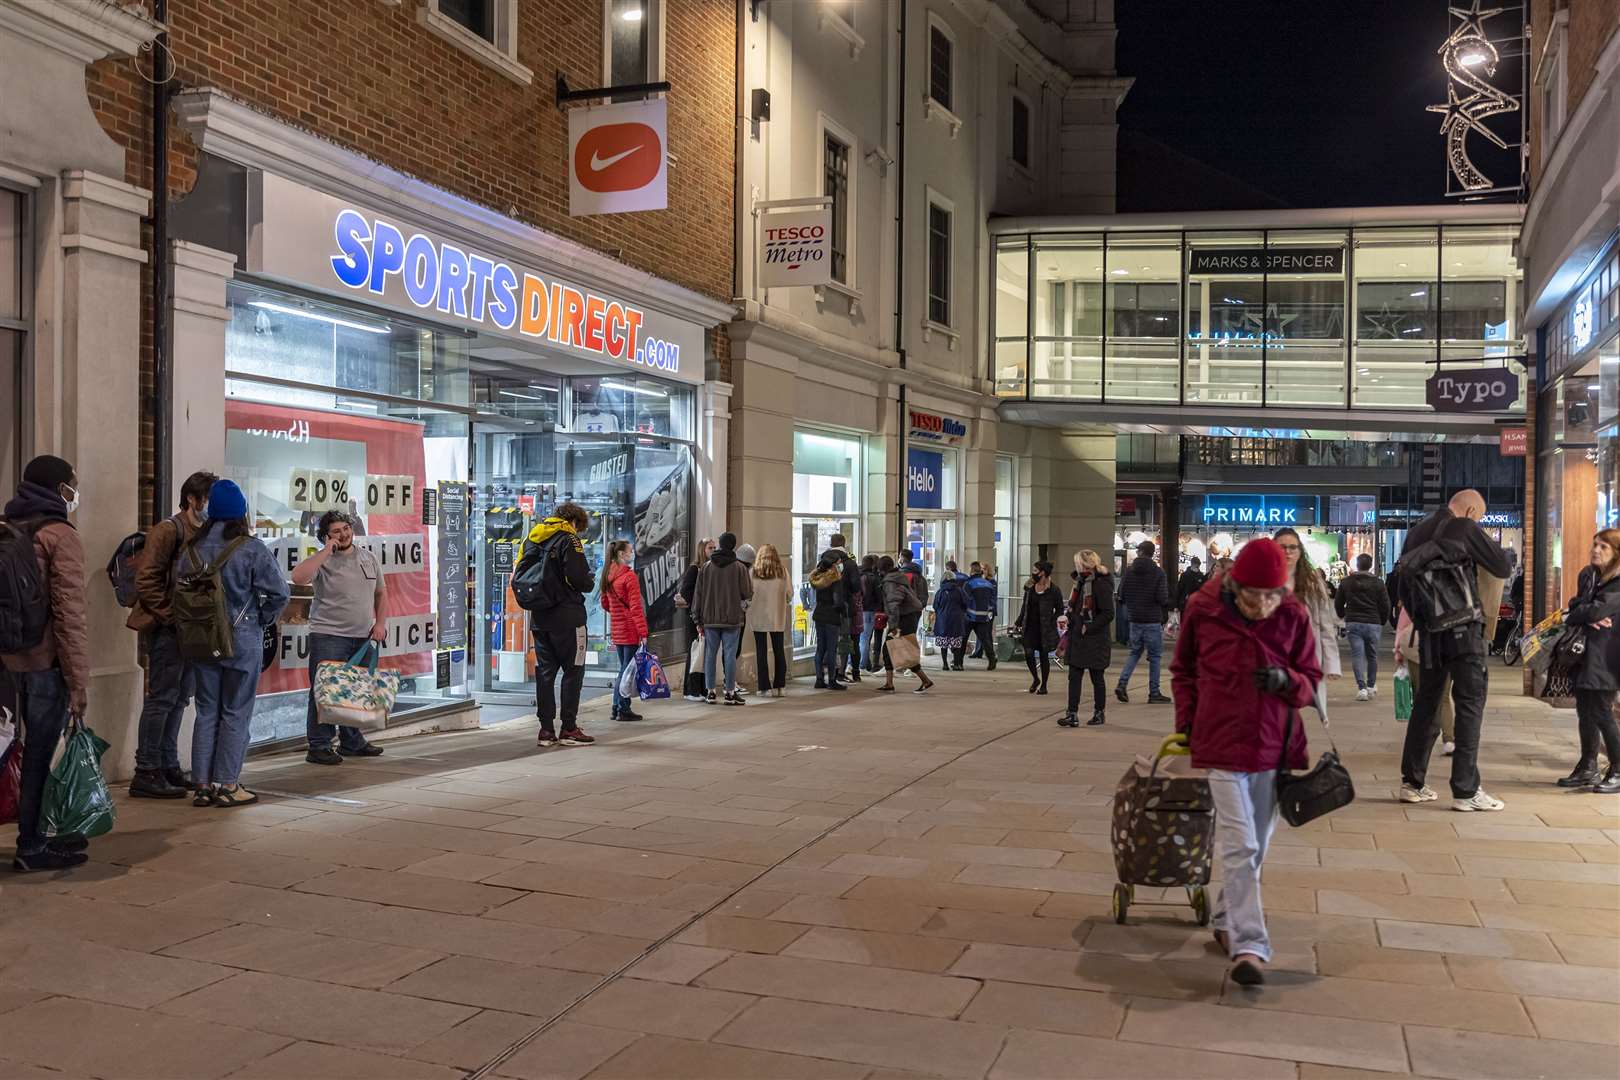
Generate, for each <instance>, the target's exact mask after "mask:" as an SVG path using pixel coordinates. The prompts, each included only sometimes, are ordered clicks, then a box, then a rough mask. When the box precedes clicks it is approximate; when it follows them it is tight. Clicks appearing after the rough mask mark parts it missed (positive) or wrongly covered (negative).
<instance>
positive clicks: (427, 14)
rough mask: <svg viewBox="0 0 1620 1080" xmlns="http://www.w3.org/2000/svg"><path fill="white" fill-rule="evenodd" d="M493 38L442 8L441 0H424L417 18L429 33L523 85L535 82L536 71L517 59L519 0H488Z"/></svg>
mask: <svg viewBox="0 0 1620 1080" xmlns="http://www.w3.org/2000/svg"><path fill="white" fill-rule="evenodd" d="M487 2H488V4H489V8H490V17H491V21H492V24H493V26H492V34H493V37H489V38H486V37H484V36H483V35H481V34H478V33H476V32H474V31H472V30H470V29H468V28H467V27H465V26H463V25H462V24H461V23H459V22H457V21H456V20H455V19H453V18H451V17H450V16H449V15H446V14H445V13H444V12H443V11H442V10H441V9H440V6H439V5H440V0H421V6H420V7H418V8H417V9H416V21H417V22H418V23H420V24H421V25H422V26H423V27H424V28H425V29H426V30H427V31H428V32H429V33H431V34H433V35H434V36H435V37H437V38H439V39H441V40H443V41H445V42H447V43H448V44H450V45H451V46H453V47H454V48H456V49H458V50H459V51H461V52H463V53H466V54H467V55H468V56H471V57H472V58H473V59H475V60H478V61H480V62H482V63H483V64H485V65H487V66H489V67H492V68H494V69H495V70H496V71H499V72H500V73H501V74H502V75H505V76H506V77H507V78H508V79H511V80H512V81H513V82H515V83H518V84H519V85H521V86H528V85H529V84H530V83H532V82H533V81H534V72H533V71H532V70H530V69H529V68H527V67H525V66H523V65H522V64H521V63H519V62H518V4H519V0H487Z"/></svg>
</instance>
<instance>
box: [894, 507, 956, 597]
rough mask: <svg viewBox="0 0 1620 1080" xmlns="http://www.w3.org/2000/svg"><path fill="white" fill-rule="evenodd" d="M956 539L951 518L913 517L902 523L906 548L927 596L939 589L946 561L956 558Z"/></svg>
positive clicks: (954, 523)
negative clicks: (920, 574)
mask: <svg viewBox="0 0 1620 1080" xmlns="http://www.w3.org/2000/svg"><path fill="white" fill-rule="evenodd" d="M956 536H957V534H956V518H954V517H948V518H947V517H913V518H908V519H907V521H906V547H907V549H908V550H910V552H911V557H912V558H913V559H915V560H916V561H917V565H919V566H921V567H922V568H923V574H924V576H926V577H927V578H928V588H929V591H930V593H931V592H932V591H933V590H935V589H937V588H939V582H940V575H942V574H943V573H944V572H945V563H946V561H947V560H950V559H956V555H957V552H956ZM957 561H958V563H960V560H957Z"/></svg>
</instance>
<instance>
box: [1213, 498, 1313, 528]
mask: <svg viewBox="0 0 1620 1080" xmlns="http://www.w3.org/2000/svg"><path fill="white" fill-rule="evenodd" d="M1200 520H1201V521H1202V523H1203V524H1205V525H1236V526H1250V527H1253V528H1261V529H1280V528H1282V527H1283V526H1284V525H1314V524H1316V496H1314V495H1205V496H1204V508H1203V512H1202V514H1201V515H1200Z"/></svg>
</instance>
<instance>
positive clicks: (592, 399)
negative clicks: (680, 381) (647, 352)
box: [568, 375, 692, 439]
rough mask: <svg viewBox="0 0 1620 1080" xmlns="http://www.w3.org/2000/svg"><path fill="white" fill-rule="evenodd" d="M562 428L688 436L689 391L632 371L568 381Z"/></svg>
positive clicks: (688, 437)
mask: <svg viewBox="0 0 1620 1080" xmlns="http://www.w3.org/2000/svg"><path fill="white" fill-rule="evenodd" d="M568 391H569V393H568V398H569V402H568V415H569V418H570V420H569V426H568V429H569V430H570V431H572V432H575V433H577V434H588V435H643V436H657V437H662V438H674V439H690V438H691V437H692V434H691V433H692V391H691V389H689V388H687V387H684V386H678V385H676V384H673V383H666V382H662V381H660V380H657V379H643V378H637V377H636V376H633V375H614V376H601V377H595V376H593V377H589V378H574V379H570V380H569V381H568Z"/></svg>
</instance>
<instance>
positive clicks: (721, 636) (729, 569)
mask: <svg viewBox="0 0 1620 1080" xmlns="http://www.w3.org/2000/svg"><path fill="white" fill-rule="evenodd" d="M692 592H693V595H692V621H693V622H695V623H697V625H698V630H699V632H701V633H702V634H703V673H704V677H705V680H706V682H707V684H708V687H709V693H708V698H709V704H711V705H713V704H715V703H716V702H717V700H720V698H719V696H718V695H717V694H716V693H715V673H716V672H715V667H716V664H717V663H719V662H720V660H721V659H722V658H723V659H724V661H725V671H726V691H725V696H724V699H723V700H724V701H725V703H726V704H727V705H741V704H743V697H742V695H741V694H739V693H737V646H738V644H739V643H740V642H741V641H742V629H743V624H744V622H745V621H746V620H747V614H748V601H749V600H751V599H753V596H754V582H753V576H752V574H750V573H749V570H748V565H747V564H746V563H744V562H743V561H742V560H741V559H739V558H737V535H736V534H735V533H721V534H720V550H718V551H716V552H715V553H714V554H713V555H711V556H709V561H708V562H707V563H705V564H704V565H703V569H702V570H699V571H698V576H697V583H696V584H695V585H694V586H693V589H692Z"/></svg>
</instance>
